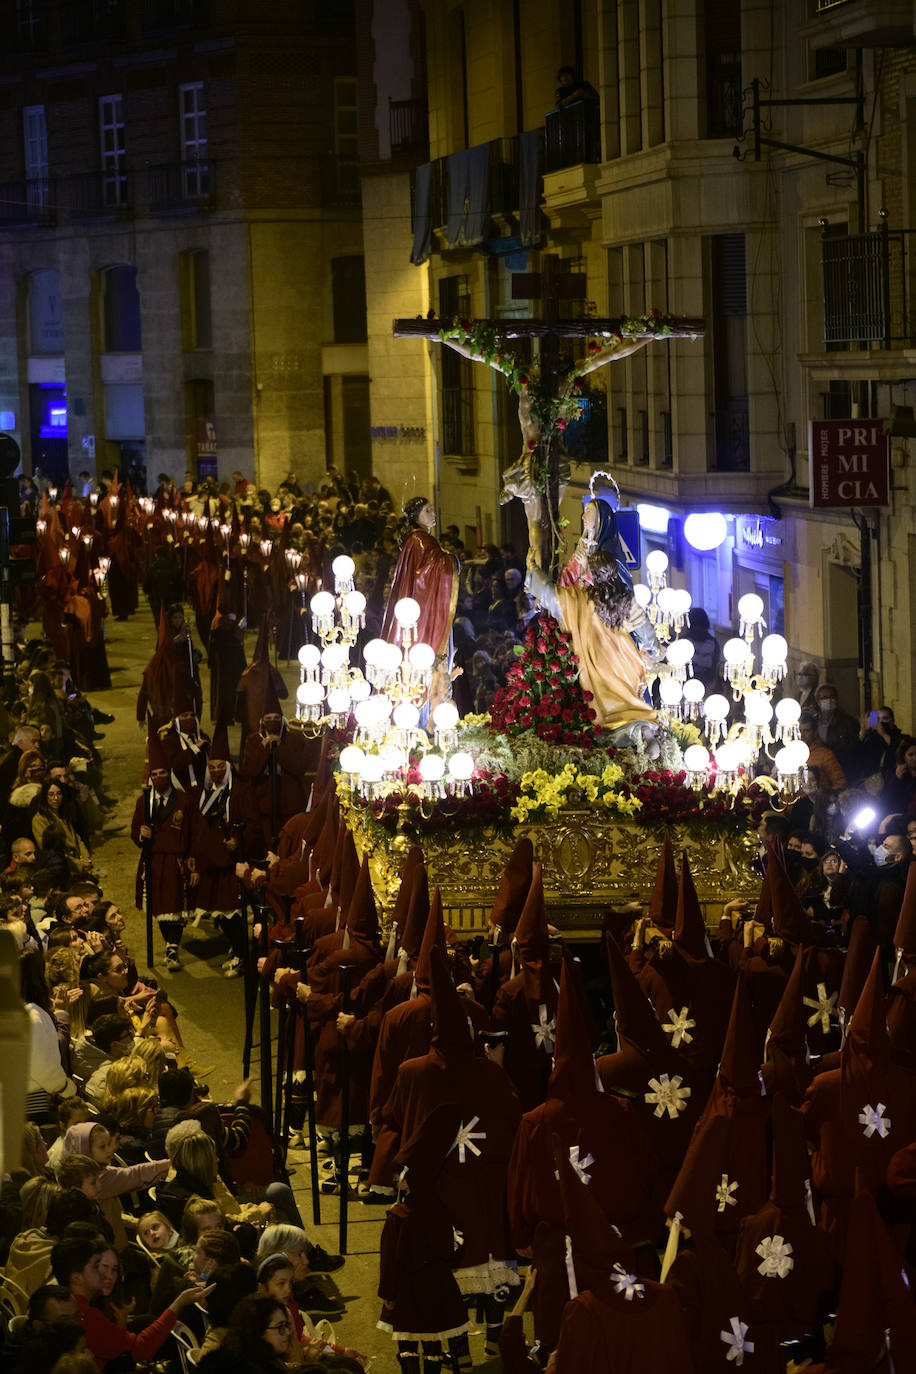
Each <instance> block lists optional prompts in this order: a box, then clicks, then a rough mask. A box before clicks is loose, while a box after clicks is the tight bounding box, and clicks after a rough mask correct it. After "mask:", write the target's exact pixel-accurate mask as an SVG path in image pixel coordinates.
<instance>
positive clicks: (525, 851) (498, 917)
mask: <svg viewBox="0 0 916 1374" xmlns="http://www.w3.org/2000/svg"><path fill="white" fill-rule="evenodd" d="M533 868H534V847H533V845H532V843H531V841H530V840H529V839H528V838H527V836H525V837H523V838H522V839H520V840H519V842H518V844H517V845H516V846H515V848H514V849H513V851H512V853H511V855H510V857H509V862H508V863H507V864H506V867H505V868H504V869H503V874H502V877H501V878H500V880H499V887H498V888H497V889H496V898H495V900H494V902H493V907H492V909H491V911H490V920H491V921H492V923H493V925H494V926H499V928H500V929H501V930H502V931H504V932H505V934H506V935H511V934H512V933H513V931H514V930H515V927H516V926H517V925H518V918H519V917H520V916H521V914H522V909H523V908H524V905H525V898H526V897H527V896H528V889H529V888H530V887H531V877H532V872H533Z"/></svg>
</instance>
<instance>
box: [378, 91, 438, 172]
mask: <svg viewBox="0 0 916 1374" xmlns="http://www.w3.org/2000/svg"><path fill="white" fill-rule="evenodd" d="M388 133H389V141H390V144H391V156H392V157H393V158H397V159H399V160H400V161H402V162H408V161H409V162H426V161H428V159H429V113H428V110H427V107H426V101H425V100H391V99H389V101H388Z"/></svg>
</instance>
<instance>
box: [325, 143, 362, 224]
mask: <svg viewBox="0 0 916 1374" xmlns="http://www.w3.org/2000/svg"><path fill="white" fill-rule="evenodd" d="M318 170H319V176H320V182H321V204H322V205H323V206H325V207H326V208H328V209H338V210H356V209H359V206H360V203H361V196H362V192H361V188H360V184H359V160H358V159H357V158H355V157H340V156H339V154H337V153H328V154H327V155H326V156H325V157H321V158H319V159H318Z"/></svg>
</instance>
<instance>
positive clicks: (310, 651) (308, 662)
mask: <svg viewBox="0 0 916 1374" xmlns="http://www.w3.org/2000/svg"><path fill="white" fill-rule="evenodd" d="M296 657H297V658H298V659H299V667H300V668H305V669H306V670H307V671H309V672H311V671H314V669H315V668H317V667H318V664H319V663H320V662H321V650H320V649H319V647H318V645H317V644H303V645H302V648H301V649H300V650H299V653H298V654H297V655H296Z"/></svg>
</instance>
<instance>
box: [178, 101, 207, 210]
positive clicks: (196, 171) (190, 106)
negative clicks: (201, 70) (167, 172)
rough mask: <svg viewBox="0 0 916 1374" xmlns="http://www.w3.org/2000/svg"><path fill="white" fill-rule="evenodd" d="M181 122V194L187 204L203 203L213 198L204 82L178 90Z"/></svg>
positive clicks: (179, 120)
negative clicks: (187, 201)
mask: <svg viewBox="0 0 916 1374" xmlns="http://www.w3.org/2000/svg"><path fill="white" fill-rule="evenodd" d="M178 122H179V128H180V131H181V162H182V167H181V189H182V194H183V195H184V197H185V199H187V200H201V199H203V198H204V197H205V196H208V195H209V194H210V168H209V164H208V152H207V106H206V102H205V100H204V83H203V82H202V81H187V82H185V83H184V84H183V85H181V86H179V87H178Z"/></svg>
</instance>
